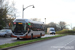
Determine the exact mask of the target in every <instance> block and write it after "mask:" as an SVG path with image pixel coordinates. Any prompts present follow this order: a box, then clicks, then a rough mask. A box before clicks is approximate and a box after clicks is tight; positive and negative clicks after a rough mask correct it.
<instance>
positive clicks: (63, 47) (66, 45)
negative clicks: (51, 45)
mask: <svg viewBox="0 0 75 50" xmlns="http://www.w3.org/2000/svg"><path fill="white" fill-rule="evenodd" d="M74 40H75V39H74ZM74 40H72V41H70V42H68V43H67V44H65V45H64V46H63V47H62V48H65V47H66V46H67V45H68V44H70V43H72V42H73V41H74ZM60 49H61V48H59V49H58V50H60Z"/></svg>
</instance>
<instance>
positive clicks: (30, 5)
mask: <svg viewBox="0 0 75 50" xmlns="http://www.w3.org/2000/svg"><path fill="white" fill-rule="evenodd" d="M30 6H33V7H32V8H35V7H34V5H29V6H27V7H26V8H24V5H23V9H22V19H23V18H24V10H25V9H27V8H28V7H30Z"/></svg>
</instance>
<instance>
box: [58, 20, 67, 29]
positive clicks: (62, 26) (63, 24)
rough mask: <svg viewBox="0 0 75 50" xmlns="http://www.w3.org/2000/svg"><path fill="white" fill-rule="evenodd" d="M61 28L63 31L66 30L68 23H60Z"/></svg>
mask: <svg viewBox="0 0 75 50" xmlns="http://www.w3.org/2000/svg"><path fill="white" fill-rule="evenodd" d="M59 26H60V27H61V30H63V29H65V28H66V23H65V22H63V21H60V22H59Z"/></svg>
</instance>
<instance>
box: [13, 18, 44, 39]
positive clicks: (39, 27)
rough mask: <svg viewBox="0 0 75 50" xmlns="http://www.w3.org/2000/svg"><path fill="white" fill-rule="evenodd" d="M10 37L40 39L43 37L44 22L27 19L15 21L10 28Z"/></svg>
mask: <svg viewBox="0 0 75 50" xmlns="http://www.w3.org/2000/svg"><path fill="white" fill-rule="evenodd" d="M12 32H13V33H12V37H15V38H17V39H20V38H31V39H32V38H35V37H38V38H40V37H41V36H44V35H45V31H44V22H37V21H32V20H29V19H15V20H14V21H13V26H12Z"/></svg>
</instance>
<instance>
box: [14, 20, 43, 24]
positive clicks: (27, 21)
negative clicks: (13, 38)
mask: <svg viewBox="0 0 75 50" xmlns="http://www.w3.org/2000/svg"><path fill="white" fill-rule="evenodd" d="M13 22H23V23H25V22H26V23H29V22H30V23H36V24H44V22H38V21H33V20H29V19H15V20H14V21H13Z"/></svg>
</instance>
